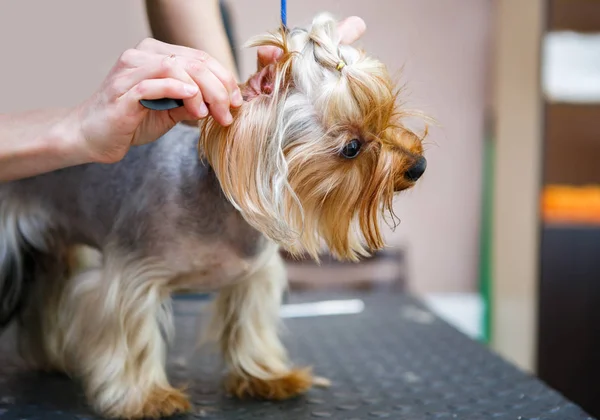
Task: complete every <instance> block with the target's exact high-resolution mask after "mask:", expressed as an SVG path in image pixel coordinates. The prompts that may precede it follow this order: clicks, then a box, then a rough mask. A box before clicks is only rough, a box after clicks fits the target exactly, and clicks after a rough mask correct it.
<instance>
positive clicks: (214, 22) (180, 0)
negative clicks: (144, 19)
mask: <svg viewBox="0 0 600 420" xmlns="http://www.w3.org/2000/svg"><path fill="white" fill-rule="evenodd" d="M146 11H147V14H148V21H149V23H150V28H151V30H152V36H153V37H154V38H156V39H158V40H160V41H163V42H167V43H170V44H177V45H183V46H186V47H190V48H194V49H197V50H202V51H205V52H206V53H208V54H209V55H210V56H212V57H214V58H215V59H216V60H217V61H218V62H219V63H221V64H222V65H223V66H224V67H225V68H226V69H227V70H229V71H231V72H232V73H233V74H234V75H236V78H238V79H239V76H238V74H237V69H236V66H235V60H234V58H233V54H232V52H231V45H230V44H229V39H228V38H227V32H226V31H225V27H224V25H223V19H222V18H221V11H220V8H219V0H146Z"/></svg>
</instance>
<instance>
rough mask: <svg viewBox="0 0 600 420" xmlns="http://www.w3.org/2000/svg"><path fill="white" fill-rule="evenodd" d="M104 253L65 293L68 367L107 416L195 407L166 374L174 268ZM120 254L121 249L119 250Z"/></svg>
mask: <svg viewBox="0 0 600 420" xmlns="http://www.w3.org/2000/svg"><path fill="white" fill-rule="evenodd" d="M124 254H126V253H122V252H119V253H116V252H113V253H112V254H111V253H108V255H107V254H106V253H105V259H104V262H103V265H102V266H101V267H99V268H93V269H90V270H87V271H85V272H83V273H80V274H79V275H78V276H76V277H74V278H73V279H72V281H71V282H70V283H69V285H68V286H67V287H66V288H65V291H64V294H63V296H62V297H61V305H60V311H61V320H62V321H61V324H62V332H61V335H62V341H63V349H64V354H63V357H65V358H66V359H68V360H66V361H65V363H66V364H67V365H69V371H71V372H70V373H72V374H73V375H75V376H77V377H79V378H81V380H82V382H83V386H84V389H85V393H86V396H87V399H88V401H89V403H90V404H91V405H92V406H93V407H94V409H95V410H96V411H98V412H100V413H101V414H102V415H104V416H108V417H119V418H130V419H134V418H148V417H150V418H158V417H161V416H169V415H172V414H174V413H177V412H184V411H187V410H188V409H189V408H190V404H189V402H188V399H187V398H186V396H185V395H184V394H183V393H182V392H181V391H180V390H178V389H175V388H173V387H172V386H171V385H170V384H169V382H168V379H167V376H166V373H165V368H164V362H165V353H166V343H165V340H164V337H163V334H162V333H163V332H164V331H167V332H169V331H170V330H171V329H172V324H171V321H172V320H171V313H170V307H169V305H166V303H168V299H169V295H168V292H169V291H168V289H167V283H168V280H169V273H168V272H167V271H166V270H164V269H162V268H161V267H160V265H156V264H150V263H149V262H147V261H145V260H142V261H140V260H127V261H123V259H122V258H121V256H122V255H124ZM114 255H118V257H115V256H114Z"/></svg>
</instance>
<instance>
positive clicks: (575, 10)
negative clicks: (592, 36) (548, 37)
mask: <svg viewBox="0 0 600 420" xmlns="http://www.w3.org/2000/svg"><path fill="white" fill-rule="evenodd" d="M548 7H549V10H548V18H549V28H548V30H550V31H557V30H573V31H578V32H600V1H598V0H550V1H549V2H548Z"/></svg>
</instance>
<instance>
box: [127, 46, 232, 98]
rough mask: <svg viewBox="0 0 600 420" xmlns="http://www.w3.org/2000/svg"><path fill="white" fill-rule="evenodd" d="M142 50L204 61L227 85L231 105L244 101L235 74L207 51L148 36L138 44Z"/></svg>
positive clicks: (224, 84)
mask: <svg viewBox="0 0 600 420" xmlns="http://www.w3.org/2000/svg"><path fill="white" fill-rule="evenodd" d="M137 49H139V50H140V51H147V52H153V53H155V54H164V55H172V54H173V55H175V56H177V57H184V58H186V59H191V60H197V61H199V62H201V63H203V64H204V65H205V66H206V67H207V68H208V69H209V70H210V71H211V72H212V73H213V74H214V75H215V76H216V77H217V79H219V81H220V82H221V83H222V84H223V86H225V88H226V89H227V92H228V93H229V97H230V101H231V105H232V106H234V107H239V106H241V105H242V103H243V99H242V94H241V92H240V89H239V87H238V84H237V81H236V79H235V76H234V75H233V73H232V72H230V71H229V70H227V69H226V68H225V67H224V66H223V65H222V64H221V63H219V62H218V61H217V60H216V59H215V58H213V57H212V56H211V55H210V54H208V53H206V52H205V51H201V50H197V49H194V48H189V47H185V46H181V45H173V44H168V43H165V42H162V41H158V40H156V39H153V38H147V39H146V40H144V41H142V42H141V43H140V44H138V47H137Z"/></svg>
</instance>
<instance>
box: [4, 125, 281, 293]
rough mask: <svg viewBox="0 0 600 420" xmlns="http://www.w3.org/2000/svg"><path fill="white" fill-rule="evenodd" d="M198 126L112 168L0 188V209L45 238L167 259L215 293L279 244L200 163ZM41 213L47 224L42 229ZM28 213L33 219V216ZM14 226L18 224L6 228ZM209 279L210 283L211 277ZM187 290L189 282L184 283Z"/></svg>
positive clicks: (69, 171) (177, 131)
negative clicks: (226, 194) (259, 228)
mask: <svg viewBox="0 0 600 420" xmlns="http://www.w3.org/2000/svg"><path fill="white" fill-rule="evenodd" d="M199 135H200V131H199V130H198V128H194V127H190V126H187V125H184V124H179V125H177V126H175V127H174V128H173V129H172V130H171V131H169V132H168V133H167V134H165V135H164V136H162V137H161V138H160V139H158V140H157V141H156V142H153V143H150V144H147V145H144V146H139V147H135V148H133V149H132V150H131V151H130V153H129V154H128V155H127V156H126V157H125V158H124V159H123V160H122V161H120V162H118V163H115V164H106V165H102V164H88V165H82V166H76V167H71V168H66V169H63V170H59V171H55V172H52V173H49V174H44V175H42V176H38V177H33V178H27V179H24V180H19V181H16V182H12V183H10V184H6V185H3V186H0V209H1V210H0V213H2V214H3V215H7V214H11V213H12V214H15V215H17V214H18V215H19V216H20V217H21V220H24V222H23V223H27V220H34V221H36V226H35V227H31V229H28V228H27V227H25V230H29V231H33V230H34V229H35V235H38V236H39V238H36V239H31V241H32V242H33V243H39V242H40V241H43V240H44V239H43V238H44V236H45V235H46V234H47V230H48V229H51V231H52V237H53V241H60V242H61V243H62V244H64V245H65V246H72V245H77V244H81V245H87V246H90V247H93V248H96V249H100V250H101V249H105V248H107V247H109V246H111V247H117V248H118V249H119V252H121V253H123V254H124V255H133V254H139V257H143V258H146V257H152V258H157V259H160V261H161V262H162V263H163V264H164V265H165V267H164V268H165V269H168V270H170V271H172V272H173V273H178V274H180V275H181V276H188V275H190V276H194V281H193V284H191V285H188V286H190V287H191V288H193V289H202V288H203V287H204V286H205V285H206V288H207V289H212V290H214V286H215V282H217V281H218V284H219V286H223V285H224V284H227V282H228V281H229V280H234V279H236V278H239V277H240V276H242V275H243V274H247V273H248V271H250V270H251V269H252V268H253V267H256V266H257V264H260V262H259V260H261V258H262V259H264V256H263V254H264V253H265V252H269V253H271V254H272V253H273V250H274V247H273V246H272V245H271V243H270V241H268V240H267V239H266V237H265V236H264V235H262V234H261V233H260V232H258V231H257V230H256V229H254V228H252V227H251V226H250V225H249V224H248V223H246V222H245V220H244V219H243V218H242V216H241V215H240V213H239V212H238V211H237V210H236V209H235V208H234V207H233V206H232V205H231V203H229V201H227V199H226V198H225V197H224V195H223V193H222V191H221V189H220V187H219V181H218V179H217V178H216V176H215V173H214V172H213V171H212V170H211V167H210V166H209V165H208V164H207V163H206V162H205V161H204V160H201V159H198V151H197V149H198V137H199ZM38 214H42V215H43V218H44V219H47V220H49V222H48V226H45V227H43V226H42V229H40V225H39V221H40V219H41V217H37V215H38ZM28 215H30V216H28ZM8 231H11V230H8ZM203 279H206V283H204V281H203ZM178 284H180V285H181V286H182V287H183V285H184V282H181V283H178Z"/></svg>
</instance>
